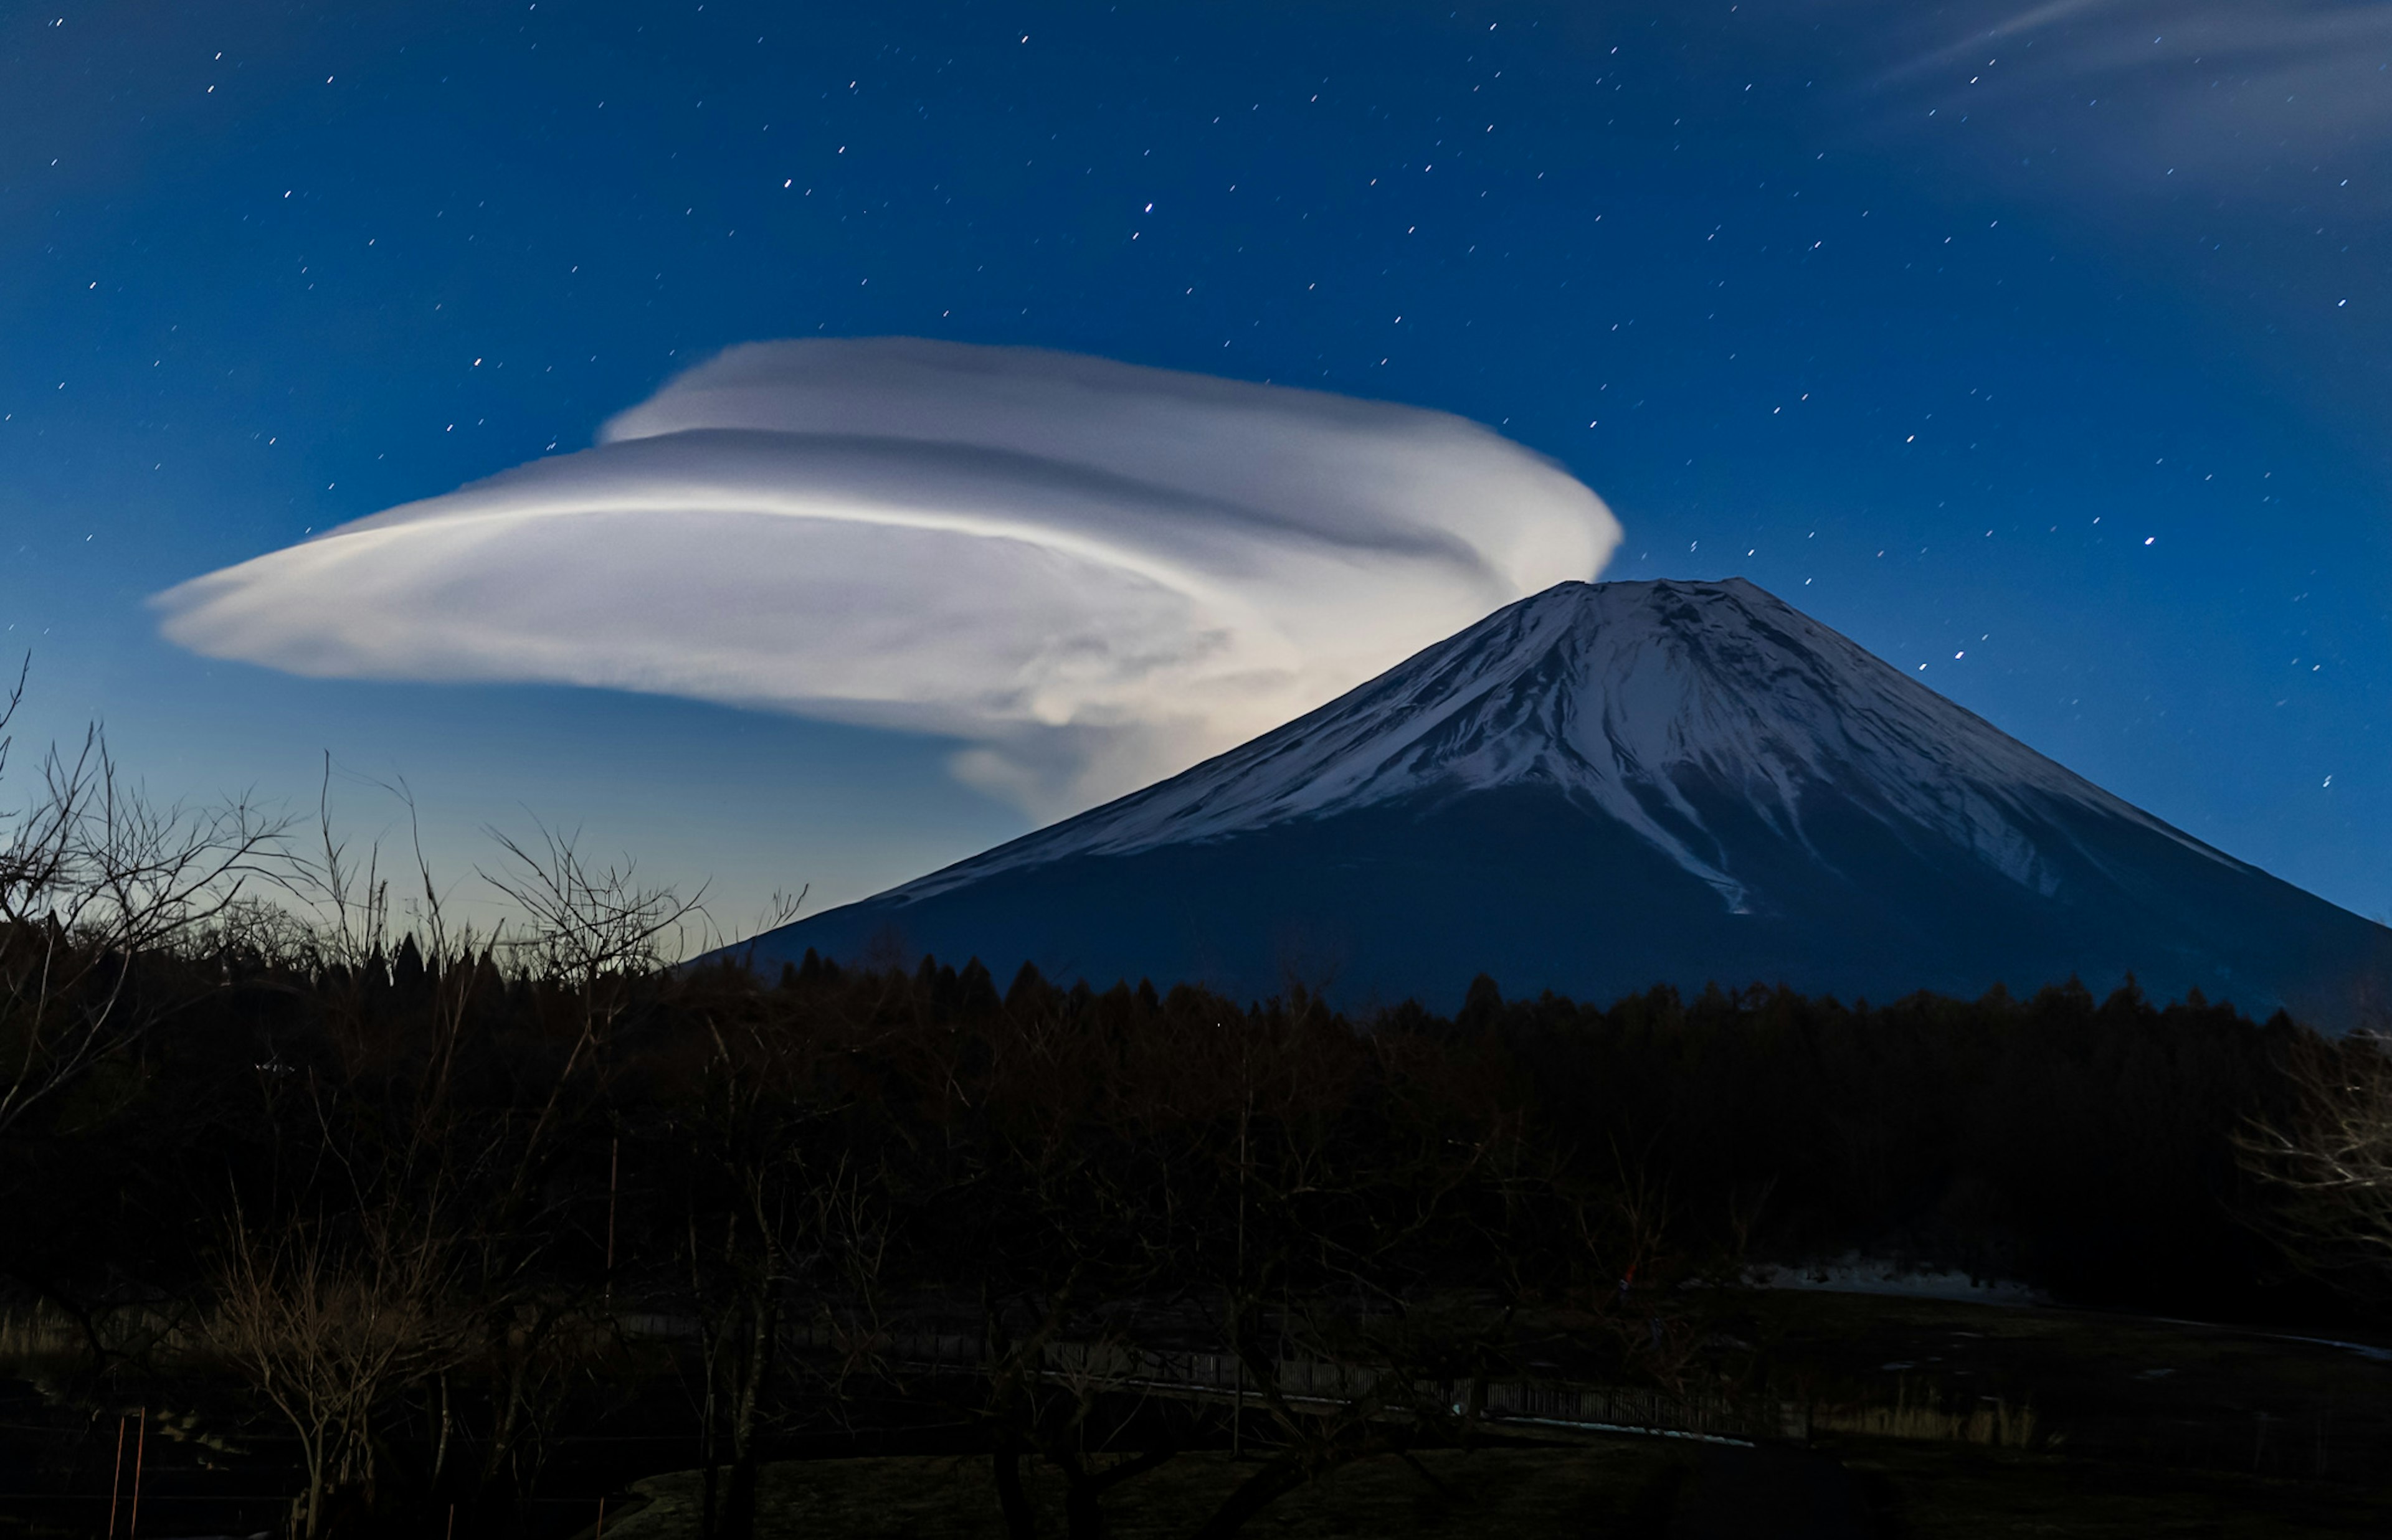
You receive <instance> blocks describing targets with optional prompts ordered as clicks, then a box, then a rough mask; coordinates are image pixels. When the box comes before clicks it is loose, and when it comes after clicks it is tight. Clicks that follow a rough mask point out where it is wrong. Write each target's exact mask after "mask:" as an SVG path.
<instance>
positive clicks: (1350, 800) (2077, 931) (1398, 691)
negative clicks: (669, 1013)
mask: <svg viewBox="0 0 2392 1540" xmlns="http://www.w3.org/2000/svg"><path fill="white" fill-rule="evenodd" d="M753 946H754V949H755V950H754V953H753V955H754V956H755V958H756V959H757V961H758V962H760V963H766V964H770V963H777V962H779V961H783V960H788V959H793V958H794V957H796V956H797V955H799V954H800V953H802V952H803V951H805V950H806V949H807V948H808V947H813V948H816V949H818V950H820V951H823V952H824V953H825V954H826V955H830V956H834V957H845V956H849V955H851V954H854V953H857V952H860V951H864V949H865V948H866V947H867V946H869V947H872V948H873V950H875V951H879V952H882V953H885V954H888V955H890V956H892V957H894V956H902V955H904V954H905V953H907V952H912V953H916V954H918V953H919V952H922V951H931V952H935V953H937V954H938V955H940V956H942V957H943V958H949V959H952V960H955V961H960V960H962V959H963V958H964V957H965V956H967V955H977V956H979V957H980V958H981V960H982V961H984V962H985V963H987V964H990V966H991V967H992V968H993V969H996V970H998V971H999V972H1000V975H1002V974H1003V973H1004V972H1007V971H1010V970H1011V969H1013V968H1015V967H1017V966H1018V965H1019V964H1021V963H1023V962H1030V963H1034V964H1037V966H1038V967H1039V969H1040V970H1041V971H1042V972H1044V973H1046V974H1047V975H1048V976H1049V977H1074V976H1078V977H1086V978H1088V979H1090V980H1091V981H1092V982H1096V983H1098V984H1106V983H1110V982H1111V981H1112V980H1113V979H1115V978H1137V977H1151V978H1153V979H1155V980H1156V981H1157V982H1158V983H1163V982H1172V981H1177V980H1182V979H1185V980H1190V981H1204V982H1209V983H1212V984H1215V986H1217V987H1221V988H1224V989H1227V990H1230V991H1232V992H1236V993H1241V994H1250V995H1251V994H1262V993H1269V992H1273V991H1276V990H1280V989H1282V988H1284V987H1285V986H1286V985H1287V984H1289V983H1291V982H1302V983H1304V984H1306V985H1308V986H1310V987H1313V988H1316V989H1325V990H1328V991H1329V992H1330V993H1331V994H1332V996H1334V997H1336V998H1337V999H1339V1000H1340V1001H1342V1002H1347V1003H1365V1002H1368V1001H1371V1000H1379V1001H1388V1002H1392V1001H1394V1000H1397V999H1401V998H1404V997H1406V996H1416V997H1418V998H1420V999H1421V1000H1423V1003H1428V1004H1430V1005H1432V1006H1434V1007H1439V1008H1444V1007H1449V1006H1450V1005H1452V1004H1453V1003H1455V1002H1456V1001H1458V1000H1459V998H1460V996H1461V994H1462V989H1463V986H1464V985H1465V984H1466V983H1467V982H1468V980H1469V979H1470V978H1471V977H1473V976H1474V975H1475V974H1477V973H1480V972H1486V973H1489V974H1491V975H1493V976H1494V977H1496V978H1497V979H1498V980H1499V981H1500V982H1501V984H1502V985H1503V986H1504V988H1506V989H1507V990H1513V991H1515V992H1516V991H1535V990H1546V989H1551V990H1558V991H1560V992H1563V993H1567V994H1573V995H1578V996H1580V997H1583V998H1588V999H1592V1000H1598V1001H1605V1002H1607V1001H1608V1000H1609V999H1611V998H1613V997H1615V996H1617V995H1619V994H1622V993H1626V992H1630V991H1632V990H1643V989H1646V988H1649V987H1651V986H1652V985H1654V984H1657V983H1669V984H1674V985H1677V986H1679V987H1681V988H1683V989H1699V988H1700V987H1702V986H1703V985H1704V984H1705V983H1708V982H1711V981H1717V982H1720V983H1722V984H1726V985H1730V986H1740V985H1743V984H1747V983H1751V982H1755V981H1758V982H1763V983H1778V982H1784V983H1787V984H1790V985H1792V986H1794V987H1795V988H1797V989H1800V990H1806V991H1820V992H1831V993H1835V994H1839V995H1842V996H1845V997H1847V998H1849V997H1851V996H1852V995H1856V994H1865V995H1870V996H1874V997H1877V998H1880V999H1884V998H1890V997H1892V996H1896V995H1901V994H1906V993H1909V992H1911V991H1912V990H1919V989H1932V990H1942V991H1945V992H1951V993H1958V994H1970V995H1973V994H1975V993H1978V992H1981V991H1982V990H1985V989H1986V988H1988V987H1990V986H1992V985H1993V984H1995V983H1996V982H2000V983H2003V984H2006V985H2008V987H2010V988H2011V989H2012V990H2032V989H2034V988H2035V987H2038V986H2040V985H2043V984H2047V983H2054V982H2058V981H2061V980H2063V979H2065V978H2067V977H2070V976H2071V975H2074V976H2076V977H2081V978H2082V979H2083V980H2084V981H2085V982H2086V983H2087V984H2088V985H2091V986H2092V987H2093V988H2095V989H2097V990H2102V989H2107V988H2109V987H2110V986H2112V985H2114V984H2116V983H2118V982H2120V981H2122V980H2123V979H2124V977H2126V974H2127V973H2128V972H2129V971H2132V972H2133V973H2134V974H2135V975H2136V977H2138V979H2139V981H2140V982H2141V984H2142V985H2143V987H2144V988H2145V989H2146V990H2148V991H2150V992H2152V993H2154V994H2162V995H2176V994H2181V993H2183V992H2184V991H2185V990H2189V989H2192V988H2196V987H2197V988H2199V989H2200V990H2203V991H2204V993H2205V994H2207V995H2208V996H2209V997H2210V998H2212V999H2218V998H2224V999H2230V1000H2232V1001H2233V1002H2235V1003H2237V1004H2240V1005H2242V1006H2243V1007H2244V1008H2245V1009H2247V1010H2251V1011H2253V1012H2255V1013H2259V1014H2265V1013H2267V1012H2269V1011H2272V1010H2274V1009H2276V1008H2277V1007H2279V1006H2284V1007H2288V1008H2290V1009H2292V1010H2293V1011H2294V1012H2295V1014H2296V1015H2300V1016H2305V1017H2306V1018H2308V1019H2310V1020H2312V1021H2315V1022H2316V1023H2317V1024H2318V1025H2320V1026H2323V1027H2328V1028H2330V1029H2342V1028H2346V1027H2347V1026H2349V1025H2351V1024H2352V1023H2353V1021H2354V1020H2355V1019H2356V1017H2357V1013H2358V1012H2359V1011H2360V1007H2361V1005H2362V1004H2363V1003H2365V1002H2366V1001H2368V1000H2370V999H2372V998H2373V996H2374V993H2375V991H2376V990H2378V989H2380V988H2382V987H2383V985H2384V984H2385V983H2386V981H2392V931H2387V930H2386V929H2385V928H2384V927H2382V926H2380V925H2373V924H2371V923H2369V922H2368V921H2365V920H2362V919H2360V918H2359V917H2358V916H2357V915H2354V914H2351V913H2348V912H2346V911H2344V910H2341V909H2337V908H2335V907H2334V906H2333V905H2331V904H2329V903H2326V902H2325V901H2324V900H2322V899H2317V898H2315V897H2312V896H2311V895H2309V894H2307V893H2304V892H2302V891H2301V890H2300V889H2298V888H2295V887H2293V886H2290V885H2289V884H2286V883H2283V882H2281V881H2279V880H2277V879H2276V878H2274V877H2271V876H2269V875H2268V874H2266V873H2263V872H2260V871H2258V870H2257V869H2256V868H2254V867H2251V866H2247V865H2245V864H2243V862H2241V861H2235V860H2234V859H2232V858H2231V857H2230V856H2227V855H2225V854H2223V853H2221V852H2219V851H2217V850H2215V849H2212V848H2210V847H2208V846H2206V845H2204V844H2203V843H2202V842H2201V841H2199V840H2197V839H2194V838H2193V837H2191V835H2186V834H2184V833H2182V832H2181V831H2178V830H2177V829H2174V828H2171V827H2170V826H2169V825H2167V824H2166V823H2165V822H2161V821H2160V820H2158V819H2156V818H2153V817H2152V816H2151V815H2150V814H2148V813H2145V812H2143V811H2141V810H2140V809H2137V808H2135V807H2133V806H2132V805H2130V804H2128V803H2126V802H2125V801H2122V800H2120V799H2119V798H2118V797H2115V796H2111V795H2110V794H2109V793H2107V792H2105V791H2103V790H2101V789H2100V787H2098V786H2096V785H2094V784H2092V783H2090V782H2088V781H2086V780H2085V779H2083V778H2082V777H2080V776H2078V775H2076V774H2074V773H2073V772H2072V771H2070V770H2066V769H2064V768H2062V767H2061V766H2060V765H2058V764H2056V763H2054V762H2053V761H2051V760H2049V759H2047V758H2045V757H2043V756H2041V755H2039V754H2037V753H2035V752H2034V750H2032V749H2030V748H2028V747H2027V746H2026V745H2025V744H2021V743H2019V742H2018V741H2017V740H2016V739H2014V738H2011V737H2009V736H2008V734H2006V733H2004V732H2002V731H1999V730H1998V729H1996V728H1995V727H1993V726H1992V725H1991V724H1990V723H1988V722H1986V721H1984V720H1983V719H1982V718H1979V717H1977V716H1975V715H1973V714H1972V713H1970V712H1968V711H1965V710H1963V709H1962V708H1960V707H1959V706H1957V705H1953V704H1952V703H1951V702H1950V701H1947V700H1945V699H1944V698H1943V696H1941V695H1938V694H1936V693H1935V692H1933V691H1931V690H1930V689H1928V688H1927V687H1926V686H1925V685H1923V684H1920V683H1919V682H1918V681H1917V680H1916V679H1912V678H1910V677H1909V676H1907V675H1905V674H1903V673H1901V672H1899V671H1898V670H1896V669H1894V668H1893V667H1891V666H1889V665H1887V664H1886V663H1884V662H1882V661H1880V660H1879V659H1878V658H1876V657H1873V656H1872V655H1870V654H1868V653H1866V652H1865V651H1864V650H1862V649H1861V648H1860V647H1859V646H1857V645H1855V644H1854V643H1853V642H1852V641H1849V640H1848V639H1846V638H1844V637H1842V636H1840V635H1839V634H1838V633H1836V632H1834V631H1832V630H1829V629H1828V628H1826V627H1824V626H1822V625H1820V624H1819V623H1818V622H1816V621H1814V620H1813V619H1811V618H1810V617H1809V616H1807V615H1802V614H1801V613H1800V612H1799V611H1797V610H1795V609H1793V608H1792V607H1790V606H1788V605H1787V604H1786V603H1785V602H1782V601H1780V600H1778V599H1777V598H1775V597H1774V596H1773V595H1771V594H1769V593H1767V592H1765V591H1763V590H1762V589H1759V588H1756V587H1755V586H1753V585H1752V584H1750V583H1748V582H1745V581H1744V580H1742V579H1740V578H1731V579H1729V580H1728V581H1726V582H1722V583H1684V582H1666V581H1664V582H1649V583H1565V584H1562V585H1560V586H1559V587H1556V588H1553V589H1547V590H1546V591H1544V592H1543V593H1540V594H1538V595H1536V596H1534V597H1532V598H1529V599H1526V600H1523V601H1521V602H1518V603H1516V604H1513V605H1511V606H1509V607H1508V608H1506V609H1503V610H1501V611H1498V612H1497V613H1496V614H1494V615H1490V616H1488V618H1487V619H1485V620H1483V621H1481V622H1479V623H1478V624H1477V625H1475V626H1473V627H1471V628H1469V629H1467V630H1465V631H1463V632H1462V633H1461V634H1460V635H1458V636H1455V637H1452V638H1450V639H1449V640H1448V641H1442V642H1439V643H1437V644H1436V646H1434V647H1431V648H1429V649H1427V650H1426V651H1424V652H1423V653H1420V654H1417V655H1415V656H1413V657H1412V658H1410V659H1409V660H1407V661H1406V662H1404V663H1402V664H1400V665H1398V666H1396V667H1395V668H1392V669H1390V670H1388V671H1387V672H1386V673H1384V674H1382V675H1380V676H1379V677H1378V678H1377V679H1372V680H1371V681H1370V682H1369V683H1367V684H1364V685H1362V686H1360V687H1359V688H1358V689H1356V690H1354V691H1351V692H1348V693H1346V694H1345V695H1344V696H1341V697H1340V698H1338V699H1337V700H1334V701H1332V702H1331V703H1330V704H1328V705H1324V706H1322V707H1320V708H1319V710H1317V711H1314V712H1311V713H1309V714H1308V715H1306V716H1304V717H1301V718H1297V719H1296V720H1294V721H1293V722H1290V723H1288V724H1287V725H1286V726H1285V727H1281V728H1279V729H1277V730H1276V731H1271V732H1267V733H1265V734H1264V735H1263V736H1261V737H1259V738H1256V739H1254V741H1253V742H1251V743H1248V744H1244V745H1242V746H1241V747H1239V748H1235V749H1232V750H1230V751H1229V752H1228V753H1227V754H1223V755H1220V756H1218V757H1215V758H1213V759H1209V760H1207V761H1205V762H1204V763H1202V764H1201V765H1198V766H1196V767H1195V768H1194V769H1192V770H1188V771H1186V772H1184V773H1182V774H1180V775H1176V776H1174V777H1172V778H1171V779H1169V780H1167V781H1163V782H1162V783H1158V784H1156V785H1153V786H1150V787H1148V788H1147V789H1145V790H1144V791H1140V792H1137V793H1134V794H1132V795H1131V796H1125V797H1122V798H1121V799H1119V800H1117V801H1114V802H1111V803H1108V804H1106V805H1105V806H1103V807H1100V808H1096V809H1091V810H1090V811H1088V812H1085V813H1083V814H1081V815H1079V816H1078V817H1076V818H1072V819H1068V820H1066V821H1064V822H1060V823H1058V824H1055V825H1053V826H1052V827H1049V828H1046V829H1042V830H1040V831H1038V832H1037V833H1035V834H1033V835H1026V836H1024V837H1023V838H1020V839H1018V840H1015V841H1013V842H1011V843H1010V844H1007V845H1003V846H999V847H998V848H995V849H994V850H991V851H988V852H987V853H985V854H983V855H980V856H977V857H974V858H972V859H971V860H969V861H962V862H959V863H958V864H956V865H954V866H951V867H948V868H946V869H945V870H943V871H940V872H936V873H933V874H930V875H929V876H926V877H922V878H920V879H918V880H916V881H915V882H912V883H908V884H906V885H905V886H902V887H897V888H893V889H891V890H890V891H889V892H887V893H883V894H881V895H879V896H877V897H876V898H873V899H866V900H864V901H863V902H861V903H856V904H850V905H848V906H846V907H844V908H841V909H837V910H832V911H829V912H825V913H823V914H821V915H817V916H815V917H813V918H812V919H809V920H804V921H800V922H799V923H797V924H795V925H787V926H785V927H783V928H781V929H779V930H775V931H773V932H770V933H768V934H767V935H765V936H763V937H760V938H758V939H757V940H756V942H754V943H753ZM743 950H744V949H743Z"/></svg>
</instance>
